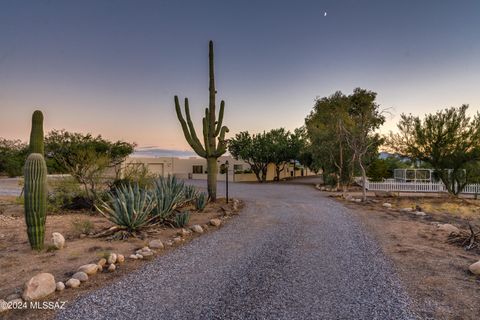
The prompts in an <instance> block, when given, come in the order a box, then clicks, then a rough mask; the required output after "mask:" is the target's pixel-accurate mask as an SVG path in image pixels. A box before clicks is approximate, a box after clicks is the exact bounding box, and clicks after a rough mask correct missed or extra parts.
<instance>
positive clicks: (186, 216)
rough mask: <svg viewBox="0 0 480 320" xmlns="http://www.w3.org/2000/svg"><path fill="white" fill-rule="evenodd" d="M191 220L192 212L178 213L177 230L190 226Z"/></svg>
mask: <svg viewBox="0 0 480 320" xmlns="http://www.w3.org/2000/svg"><path fill="white" fill-rule="evenodd" d="M189 220H190V211H182V212H178V213H177V214H176V215H175V226H177V228H183V227H185V226H186V225H187V224H188V221H189Z"/></svg>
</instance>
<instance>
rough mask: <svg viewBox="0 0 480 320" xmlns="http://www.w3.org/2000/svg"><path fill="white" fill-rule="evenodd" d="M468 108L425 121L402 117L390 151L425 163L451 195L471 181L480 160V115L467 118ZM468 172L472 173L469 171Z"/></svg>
mask: <svg viewBox="0 0 480 320" xmlns="http://www.w3.org/2000/svg"><path fill="white" fill-rule="evenodd" d="M467 110H468V105H462V106H461V107H459V108H447V109H444V110H441V111H438V112H436V113H431V114H427V115H426V116H425V117H424V118H423V119H421V118H420V117H418V116H413V115H411V114H409V115H406V114H402V115H401V119H400V122H399V123H398V125H397V127H398V133H390V136H389V140H388V145H389V147H390V148H391V149H392V150H394V151H395V152H397V153H398V154H401V155H403V156H406V157H409V158H411V159H414V160H419V161H423V162H426V163H428V164H430V165H431V166H432V168H434V169H435V171H436V173H437V175H438V176H439V177H440V179H441V180H442V181H443V182H444V184H445V185H446V187H447V189H448V191H449V192H450V193H452V194H458V193H460V192H461V191H462V190H463V188H464V187H465V185H466V184H467V183H468V182H469V181H470V180H471V174H472V173H474V172H476V171H478V170H471V168H472V166H475V165H476V164H477V162H478V161H479V160H480V114H479V113H478V112H477V113H476V114H475V115H474V117H473V118H471V117H469V116H468V115H467ZM467 169H469V170H467Z"/></svg>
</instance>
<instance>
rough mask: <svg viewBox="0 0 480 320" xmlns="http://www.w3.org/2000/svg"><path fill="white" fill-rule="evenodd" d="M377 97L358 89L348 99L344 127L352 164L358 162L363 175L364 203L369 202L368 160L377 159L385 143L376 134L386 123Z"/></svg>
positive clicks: (373, 93) (374, 94)
mask: <svg viewBox="0 0 480 320" xmlns="http://www.w3.org/2000/svg"><path fill="white" fill-rule="evenodd" d="M376 96H377V94H376V93H375V92H372V91H367V90H365V89H360V88H356V89H355V90H354V91H353V94H352V95H350V96H349V97H348V100H349V107H348V122H349V123H348V125H344V126H343V130H344V132H345V137H346V142H347V145H348V146H349V148H350V150H351V153H352V164H354V163H355V161H356V162H357V163H358V166H359V167H360V171H361V174H362V194H363V195H362V196H363V201H366V200H367V190H366V181H367V173H366V160H367V158H368V157H369V155H374V156H375V157H376V155H377V150H378V147H379V146H380V145H381V144H382V143H383V138H381V137H380V135H379V134H378V133H375V130H377V129H378V128H380V126H381V125H382V124H383V123H384V122H385V116H384V115H383V111H382V110H380V106H379V105H378V104H377V103H376V102H375V98H376ZM342 124H345V122H344V123H342Z"/></svg>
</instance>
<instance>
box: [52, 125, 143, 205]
mask: <svg viewBox="0 0 480 320" xmlns="http://www.w3.org/2000/svg"><path fill="white" fill-rule="evenodd" d="M134 147H135V144H132V143H128V142H124V141H116V142H111V141H108V140H106V139H104V138H102V136H100V135H98V136H92V135H91V134H81V133H72V132H67V131H64V130H61V131H58V130H53V131H51V132H50V133H49V134H48V135H47V137H46V138H45V149H46V150H45V151H46V152H45V153H46V156H47V157H48V158H51V159H53V160H54V161H55V162H56V163H57V164H58V166H60V167H61V168H63V169H64V171H65V172H67V173H69V174H70V175H72V177H73V178H75V179H76V180H77V181H78V182H79V183H80V184H81V185H83V187H84V189H85V192H86V194H87V197H88V198H89V199H90V200H91V201H92V205H93V202H94V201H95V200H96V199H97V197H98V194H97V193H98V188H99V184H100V182H101V180H102V178H103V177H104V175H105V171H106V170H107V169H108V168H113V169H115V168H116V167H119V165H120V164H121V163H122V162H123V161H124V160H125V158H126V157H127V156H128V155H130V154H131V153H132V152H133V151H134Z"/></svg>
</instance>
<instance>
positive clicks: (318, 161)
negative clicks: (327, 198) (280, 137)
mask: <svg viewBox="0 0 480 320" xmlns="http://www.w3.org/2000/svg"><path fill="white" fill-rule="evenodd" d="M348 107H349V102H348V97H347V96H345V95H344V94H343V93H342V92H340V91H337V92H335V93H334V94H333V95H331V96H329V97H323V98H319V99H317V100H316V101H315V105H314V107H313V110H312V111H311V112H310V114H309V115H308V116H307V117H306V119H305V128H306V135H307V137H308V141H309V143H310V145H309V150H308V151H309V153H311V155H312V158H313V159H314V161H313V162H314V165H315V167H317V168H320V169H322V171H323V175H324V181H326V180H327V177H329V176H331V175H333V176H334V177H335V181H336V186H337V188H341V187H345V186H346V185H348V184H349V183H350V182H351V181H352V175H353V165H352V163H350V161H349V159H350V158H351V152H350V150H349V149H348V146H347V142H346V136H345V128H346V127H347V126H348V125H350V123H351V122H350V121H348Z"/></svg>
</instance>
